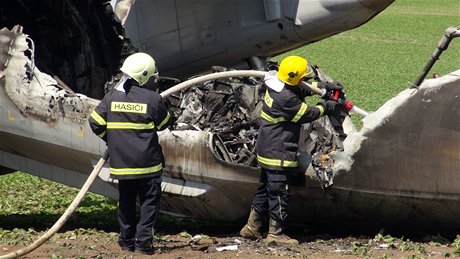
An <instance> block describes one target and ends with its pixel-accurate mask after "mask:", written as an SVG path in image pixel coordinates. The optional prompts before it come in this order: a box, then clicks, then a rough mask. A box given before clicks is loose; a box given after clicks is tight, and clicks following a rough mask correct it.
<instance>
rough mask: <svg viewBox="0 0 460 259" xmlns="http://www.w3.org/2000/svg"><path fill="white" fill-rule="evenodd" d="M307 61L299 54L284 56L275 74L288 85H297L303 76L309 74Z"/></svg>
mask: <svg viewBox="0 0 460 259" xmlns="http://www.w3.org/2000/svg"><path fill="white" fill-rule="evenodd" d="M311 72H312V71H311V69H310V68H309V66H308V61H307V60H306V59H304V58H301V57H299V56H289V57H286V58H284V59H283V60H282V61H281V63H280V66H279V68H278V73H277V74H276V75H277V77H278V79H279V80H281V81H283V82H284V83H286V84H288V85H297V84H298V83H299V81H300V79H302V78H303V77H305V76H308V75H309V74H311Z"/></svg>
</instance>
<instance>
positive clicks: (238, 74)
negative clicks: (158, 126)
mask: <svg viewBox="0 0 460 259" xmlns="http://www.w3.org/2000/svg"><path fill="white" fill-rule="evenodd" d="M266 73H267V72H266V71H256V70H234V71H225V72H218V73H212V74H207V75H203V76H200V77H196V78H193V79H190V80H187V81H185V82H182V83H179V84H177V85H175V86H173V87H171V88H170V89H168V90H166V91H164V92H162V93H161V94H160V95H161V96H162V97H163V98H165V97H167V96H169V95H171V94H173V93H175V92H178V91H181V90H185V89H187V88H189V87H191V86H193V85H195V84H199V83H203V82H206V81H210V80H216V79H221V78H228V77H250V76H253V77H264V76H265V74H266ZM310 88H311V89H312V92H314V93H316V94H320V92H318V91H316V90H315V87H311V86H310ZM318 90H320V89H318ZM355 109H357V108H356V107H355ZM360 110H361V109H359V110H358V112H357V113H358V114H360V115H363V116H365V115H367V113H366V112H360ZM355 111H356V110H355ZM108 158H109V153H108V150H106V151H105V152H104V154H103V156H102V157H101V158H100V159H99V161H98V162H97V164H96V166H95V167H94V169H93V171H92V172H91V174H90V175H89V176H88V179H87V180H86V182H85V183H84V184H83V186H82V188H81V189H80V191H79V192H78V194H77V196H76V197H75V199H74V200H73V201H72V203H71V204H70V205H69V207H68V208H67V209H66V211H65V212H64V214H62V216H61V217H60V218H59V219H58V221H56V223H55V224H54V225H53V226H52V227H51V228H50V229H49V230H48V231H47V232H46V233H45V234H44V235H43V236H41V237H40V238H39V239H37V240H36V241H35V242H33V243H32V244H30V245H28V246H27V247H25V248H22V249H19V250H17V251H14V252H12V253H9V254H5V255H2V256H0V259H9V258H18V257H20V256H23V255H25V254H28V253H30V252H32V251H33V250H35V249H37V248H38V247H40V246H41V245H43V244H44V243H45V242H46V241H47V240H48V239H50V238H51V237H52V236H53V235H54V234H55V233H56V232H57V231H59V229H60V228H61V227H62V226H63V225H64V224H65V223H66V222H67V220H68V219H69V218H70V216H71V215H72V213H73V212H74V211H75V210H76V208H77V207H78V205H79V204H80V202H81V201H82V199H83V197H84V196H85V195H86V193H87V192H88V190H89V188H90V186H91V185H92V184H93V182H94V180H95V179H96V177H97V176H98V174H99V172H100V171H101V169H102V168H103V166H104V164H105V162H106V161H107V159H108Z"/></svg>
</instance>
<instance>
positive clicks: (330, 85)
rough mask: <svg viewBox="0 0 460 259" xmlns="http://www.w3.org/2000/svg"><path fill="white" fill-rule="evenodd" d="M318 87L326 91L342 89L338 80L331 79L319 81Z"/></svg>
mask: <svg viewBox="0 0 460 259" xmlns="http://www.w3.org/2000/svg"><path fill="white" fill-rule="evenodd" d="M318 87H319V88H323V89H326V90H327V91H333V90H342V89H343V86H342V84H341V83H340V82H337V81H332V82H321V83H320V84H318Z"/></svg>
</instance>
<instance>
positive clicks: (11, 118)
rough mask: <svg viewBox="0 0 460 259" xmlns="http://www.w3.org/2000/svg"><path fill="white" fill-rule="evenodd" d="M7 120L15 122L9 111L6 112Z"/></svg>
mask: <svg viewBox="0 0 460 259" xmlns="http://www.w3.org/2000/svg"><path fill="white" fill-rule="evenodd" d="M8 119H9V120H10V121H14V120H16V118H15V117H13V115H11V111H8Z"/></svg>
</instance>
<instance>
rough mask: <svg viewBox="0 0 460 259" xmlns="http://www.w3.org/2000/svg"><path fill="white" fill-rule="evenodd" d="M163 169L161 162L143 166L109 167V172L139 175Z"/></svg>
mask: <svg viewBox="0 0 460 259" xmlns="http://www.w3.org/2000/svg"><path fill="white" fill-rule="evenodd" d="M161 169H163V165H162V164H158V165H154V166H151V167H145V168H112V167H111V168H110V173H111V174H114V175H140V174H150V173H156V172H159V171H161Z"/></svg>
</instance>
